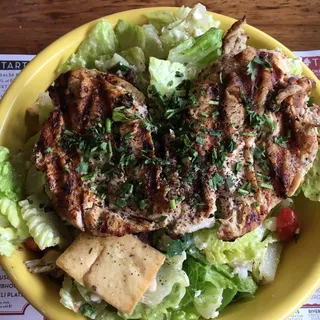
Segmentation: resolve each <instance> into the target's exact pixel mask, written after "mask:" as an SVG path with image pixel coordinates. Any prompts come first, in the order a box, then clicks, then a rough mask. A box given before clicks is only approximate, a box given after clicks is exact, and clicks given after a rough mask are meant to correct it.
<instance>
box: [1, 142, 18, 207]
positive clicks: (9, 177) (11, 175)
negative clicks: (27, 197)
mask: <svg viewBox="0 0 320 320" xmlns="http://www.w3.org/2000/svg"><path fill="white" fill-rule="evenodd" d="M18 182H19V181H17V176H16V175H15V171H14V168H13V166H12V164H11V161H10V152H9V150H8V149H7V148H5V147H1V146H0V194H2V196H4V197H6V198H9V199H11V200H14V201H16V200H18V199H19V197H20V196H21V186H20V185H19V183H18Z"/></svg>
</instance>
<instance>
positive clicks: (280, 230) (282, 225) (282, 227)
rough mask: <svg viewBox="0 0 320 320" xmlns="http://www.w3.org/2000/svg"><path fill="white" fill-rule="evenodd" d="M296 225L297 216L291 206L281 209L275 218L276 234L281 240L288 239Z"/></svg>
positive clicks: (294, 230)
mask: <svg viewBox="0 0 320 320" xmlns="http://www.w3.org/2000/svg"><path fill="white" fill-rule="evenodd" d="M298 228H299V225H298V216H297V214H296V212H295V211H294V210H292V209H291V208H283V209H281V211H280V213H279V215H278V218H277V234H278V236H279V239H280V240H281V241H289V240H291V239H292V238H293V237H294V235H295V234H296V231H297V229H298Z"/></svg>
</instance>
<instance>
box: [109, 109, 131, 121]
mask: <svg viewBox="0 0 320 320" xmlns="http://www.w3.org/2000/svg"><path fill="white" fill-rule="evenodd" d="M125 109H126V107H117V108H114V109H113V112H112V120H113V121H114V122H127V121H129V120H130V119H129V118H127V116H126V114H125V113H124V111H125Z"/></svg>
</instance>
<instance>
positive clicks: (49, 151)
mask: <svg viewBox="0 0 320 320" xmlns="http://www.w3.org/2000/svg"><path fill="white" fill-rule="evenodd" d="M44 152H45V153H52V152H53V149H52V148H51V147H47V148H46V149H45V150H44Z"/></svg>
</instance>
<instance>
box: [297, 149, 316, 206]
mask: <svg viewBox="0 0 320 320" xmlns="http://www.w3.org/2000/svg"><path fill="white" fill-rule="evenodd" d="M319 177H320V150H319V151H318V153H317V157H316V159H315V161H314V163H313V166H312V168H311V169H310V170H309V172H308V173H307V175H306V177H305V180H304V183H303V184H302V186H301V190H302V191H303V194H304V196H305V197H306V198H308V199H310V200H312V201H320V179H319Z"/></svg>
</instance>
